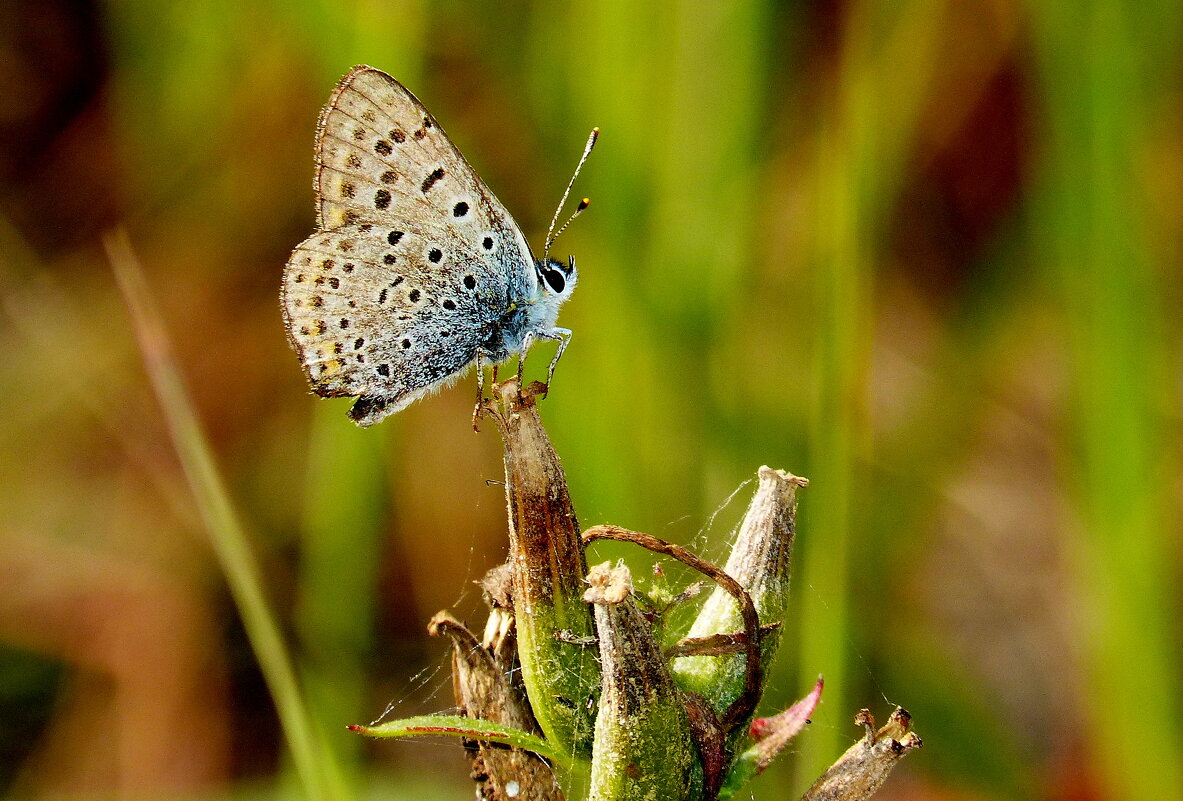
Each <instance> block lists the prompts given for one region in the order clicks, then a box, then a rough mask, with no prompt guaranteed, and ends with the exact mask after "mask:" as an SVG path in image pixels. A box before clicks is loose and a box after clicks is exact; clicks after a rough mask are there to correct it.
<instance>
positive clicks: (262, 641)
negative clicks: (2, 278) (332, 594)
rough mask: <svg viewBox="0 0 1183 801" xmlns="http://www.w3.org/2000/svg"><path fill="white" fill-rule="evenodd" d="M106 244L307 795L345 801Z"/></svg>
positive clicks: (214, 477)
mask: <svg viewBox="0 0 1183 801" xmlns="http://www.w3.org/2000/svg"><path fill="white" fill-rule="evenodd" d="M103 245H104V247H105V248H106V251H107V257H108V258H109V259H110V261H111V266H112V268H113V269H114V271H115V278H116V280H117V281H118V283H119V288H120V290H121V291H122V293H123V296H124V297H125V298H126V300H127V305H128V308H129V309H130V311H131V315H132V322H133V324H134V326H135V331H136V337H137V339H138V340H139V343H140V349H141V351H142V352H143V355H144V364H145V366H146V368H147V371H148V376H149V378H150V379H151V381H152V386H153V389H154V390H155V392H156V396H157V397H158V398H159V400H160V405H161V409H162V410H163V412H164V416H165V420H166V422H167V424H168V428H169V432H170V434H171V436H172V439H173V442H174V444H175V446H176V449H177V455H178V456H179V457H180V460H181V464H182V466H183V468H184V471H185V476H186V478H187V480H188V482H189V486H190V488H191V490H192V492H193V496H194V498H195V499H196V502H197V507H198V510H199V511H200V513H201V516H202V519H203V521H204V523H205V527H206V529H207V530H208V532H209V536H210V542H211V544H212V545H213V547H214V552H215V553H216V554H217V557H218V561H219V563H220V565H221V568H222V572H223V573H224V574H225V576H226V581H227V584H228V585H229V587H230V591H231V594H232V595H233V597H234V601H235V604H236V606H237V607H238V611H239V614H240V615H241V616H242V621H243V626H244V628H245V629H246V633H247V637H248V638H249V639H250V642H251V647H252V648H253V650H254V653H255V656H256V658H257V659H258V660H259V666H260V668H261V669H262V671H263V675H264V677H265V679H266V681H267V686H268V688H269V690H270V691H271V696H272V699H273V700H274V702H275V706H276V710H277V712H278V713H279V719H280V722H281V724H282V726H283V730H284V735H285V737H286V738H287V741H288V745H289V747H290V748H291V753H292V760H293V762H294V763H295V765H296V770H297V773H298V774H299V776H300V780H301V783H302V784H303V786H304V790H305V792H306V793H307V795H308V797H309V798H311V799H316V800H317V801H319V800H320V799H324V800H325V801H333V800H335V799H342V798H344V797H345V793H344V792H343V789H342V787H341V785H340V782H339V780H338V779H337V771H336V769H335V765H334V764H333V762H332V760H331V758H330V756H329V755H328V753H327V752H326V750H325V749H324V748H323V747H321V744H320V743H319V742H318V735H317V732H316V728H315V726H314V724H313V722H312V720H311V718H310V716H309V714H308V711H307V709H306V708H305V706H304V701H303V699H302V698H301V695H300V691H299V688H298V686H297V683H296V675H295V671H294V669H293V666H292V660H291V657H290V655H289V654H288V651H287V648H286V647H285V645H284V642H283V638H282V637H281V636H280V631H279V626H278V625H277V624H276V621H275V618H274V617H273V616H272V614H271V611H270V609H269V608H268V606H267V601H266V599H265V597H264V594H263V589H262V580H261V577H260V575H259V569H258V566H257V565H256V563H255V559H254V556H253V554H252V553H251V550H250V546H249V544H248V542H247V539H246V533H245V532H244V530H243V527H242V523H241V522H240V520H239V519H238V515H237V514H236V513H235V510H234V507H233V505H232V504H231V502H230V498H229V495H228V494H227V492H226V487H225V485H224V483H223V481H222V477H221V475H220V474H219V472H218V468H217V466H216V465H215V463H214V458H213V454H212V453H211V452H210V448H209V444H208V443H207V441H206V438H205V433H204V432H203V431H202V428H201V424H200V423H199V422H198V420H197V415H196V413H195V411H194V409H193V406H192V404H191V403H190V401H189V397H188V394H187V392H186V390H185V387H184V383H183V381H182V380H181V375H180V372H179V371H178V369H177V366H176V363H175V361H174V359H173V356H172V352H171V349H170V346H169V342H168V337H167V335H166V333H165V329H164V325H163V322H162V321H161V319H160V316H159V314H158V312H157V311H156V308H155V306H154V305H153V302H152V299H151V296H150V295H149V293H148V288H147V285H146V283H145V281H144V276H143V271H142V269H141V268H140V265H139V262H138V261H137V260H136V257H135V254H134V253H133V251H132V248H131V242H130V240H129V238H128V236H127V233H126V232H125V231H122V230H120V231H116V232H113V233H110V234H108V235H107V236H106V237H104V240H103Z"/></svg>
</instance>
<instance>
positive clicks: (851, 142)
mask: <svg viewBox="0 0 1183 801" xmlns="http://www.w3.org/2000/svg"><path fill="white" fill-rule="evenodd" d="M941 8H942V4H941V3H940V2H933V0H913V1H912V2H908V3H904V4H901V5H897V6H892V8H891V9H890V10H884V9H882V8H880V7H877V6H875V4H873V3H871V4H857V5H856V6H855V7H854V8H853V9H852V10H851V12H850V13H849V15H848V17H849V19H848V21H847V23H846V24H847V30H846V32H845V36H844V43H843V55H842V61H841V66H840V68H841V71H842V72H841V76H840V80H839V82H838V85H837V89H838V92H839V93H840V97H839V98H838V100H837V102H836V103H835V113H834V116H833V119H831V120H828V121H827V124H825V125H823V126H821V128H820V129H819V136H818V141H817V148H818V163H817V167H816V175H815V177H814V183H815V187H816V189H815V192H816V203H817V222H816V230H815V231H814V232H813V237H812V240H813V241H812V242H810V247H811V251H812V252H811V253H810V258H811V263H812V264H813V266H814V275H815V278H814V283H815V304H816V306H817V310H816V315H817V322H816V331H815V333H814V337H815V343H814V350H815V354H816V356H815V372H816V376H817V378H816V381H817V384H816V386H815V407H814V414H813V417H814V419H813V422H812V423H811V426H810V429H811V430H810V446H811V447H810V450H811V456H810V463H809V466H808V469H807V470H805V471H804V472H805V474H806V475H808V476H809V477H810V479H811V481H812V482H813V483H812V485H811V488H810V497H809V501H808V503H807V504H803V506H802V515H801V517H802V530H808V531H809V532H810V536H809V537H807V538H803V540H802V547H801V548H800V551H801V556H802V566H801V569H800V572H801V574H802V575H804V576H805V577H807V579H806V580H807V581H808V582H809V584H810V585H812V586H814V587H818V588H819V592H820V594H813V593H802V596H801V599H802V605H801V617H800V619H801V642H800V651H799V654H798V670H799V671H800V674H801V675H810V674H816V673H821V674H823V675H824V676H825V677H826V682H827V688H832V690H829V691H828V693H827V694H828V696H829V697H828V699H827V709H828V710H829V712H828V713H826V712H819V715H821V714H829V715H833V716H834V718H832V719H831V721H832V725H831V726H830V727H829V728H825V727H818V729H817V730H816V731H814V732H813V733H812V735H811V736H810V737H808V738H805V739H803V740H802V743H801V752H802V757H801V766H800V771H801V773H800V775H799V777H798V779H799V781H798V784H799V785H801V787H802V789H803V788H804V787H806V786H808V785H809V784H810V783H812V781H813V780H814V779H815V778H816V777H817V776H819V775H821V773H822V771H824V770H825V769H826V768H827V767H828V766H829V765H830V763H831V762H832V761H833V760H834V758H835V757H836V756H837V755H838V754H839V753H841V752H842V750H843V749H844V746H843V745H842V742H841V740H842V737H843V736H844V735H843V733H842V728H841V723H840V721H841V722H844V721H845V720H846V719H848V717H849V715H850V714H852V713H853V710H852V708H851V706H852V705H851V704H850V703H849V702H848V701H847V697H848V696H847V693H848V692H849V691H850V687H849V683H848V675H847V657H848V653H847V652H848V648H849V637H850V630H851V626H852V624H851V621H850V612H849V604H848V600H849V593H850V587H849V581H850V576H849V561H850V553H851V549H852V548H854V547H856V546H855V542H854V540H855V533H854V532H855V531H856V530H857V529H856V528H855V527H856V525H859V526H861V525H863V523H864V522H865V521H863V520H862V519H859V518H858V513H857V512H856V510H857V509H858V503H859V501H858V499H859V498H860V497H861V495H862V494H863V493H866V492H869V489H868V488H867V487H865V486H863V484H864V483H865V482H863V481H862V478H861V475H862V471H863V465H864V464H865V460H866V459H867V453H866V441H867V437H868V430H867V429H868V423H867V418H866V408H865V407H866V403H867V389H866V384H867V372H866V371H867V360H868V348H869V346H868V343H869V342H870V341H871V336H872V328H873V324H872V316H873V310H872V306H871V302H872V301H871V298H872V285H873V280H874V278H873V276H874V269H875V253H876V252H877V249H878V245H879V242H880V238H881V236H882V233H883V231H882V221H883V220H884V219H885V216H886V215H885V209H887V208H888V207H889V205H890V204H891V202H892V201H893V200H894V198H895V197H896V194H897V191H898V186H899V176H900V175H901V173H902V172H903V171H902V164H903V163H904V161H905V160H906V158H907V153H908V150H907V145H908V144H909V143H910V141H911V139H912V136H913V133H914V127H915V123H916V120H917V117H918V111H919V109H920V103H921V100H922V98H923V97H924V93H923V91H922V87H923V86H924V84H925V82H926V80H927V78H928V77H929V76H930V75H931V72H932V70H933V69H934V68H935V66H936V65H935V63H934V45H935V44H936V42H937V41H938V40H937V35H936V34H937V32H938V31H939V24H938V23H939V20H940V13H939V12H940V11H941ZM885 31H886V34H885V33H884V32H885ZM831 721H827V722H831Z"/></svg>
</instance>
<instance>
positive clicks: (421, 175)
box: [282, 67, 576, 426]
mask: <svg viewBox="0 0 1183 801" xmlns="http://www.w3.org/2000/svg"><path fill="white" fill-rule="evenodd" d="M316 196H317V218H318V223H319V229H318V230H317V231H316V232H315V233H314V234H313V235H312V236H310V237H309V238H308V239H306V240H305V241H304V242H302V243H301V244H300V245H299V246H298V247H297V248H296V249H295V251H294V252H293V253H292V256H291V258H290V259H289V261H288V264H287V267H286V268H285V271H284V280H283V291H282V305H283V311H284V319H285V323H286V324H287V329H288V336H289V339H290V341H291V343H292V346H293V347H294V348H295V350H296V352H297V354H299V356H300V360H301V363H302V364H303V366H304V369H305V372H306V373H307V376H308V380H309V383H310V385H311V387H312V389H313V391H314V392H316V393H317V394H319V395H321V396H324V397H357V398H358V401H357V402H356V403H355V404H354V406H353V407H352V409H351V410H350V417H352V418H353V419H354V420H355V421H356V422H357V423H358V424H360V425H363V426H365V425H372V424H373V423H376V422H378V421H379V420H382V419H383V418H385V417H387V416H389V415H391V414H394V413H395V412H397V411H399V410H401V409H403V408H406V407H407V406H408V405H410V404H411V403H413V402H414V401H416V400H417V399H419V398H420V397H422V396H423V395H425V394H428V393H430V392H432V391H434V390H436V389H439V388H440V387H443V386H446V385H448V384H449V383H451V382H452V381H454V380H455V379H456V378H458V377H459V376H460V375H462V374H463V373H464V372H465V371H466V370H467V368H468V367H469V366H470V365H472V364H473V363H480V362H482V361H489V362H493V363H498V362H502V361H505V360H506V359H508V358H510V357H511V356H512V355H514V354H519V353H522V352H523V351H525V350H527V349H528V348H529V346H530V343H531V342H532V341H533V339H535V338H539V337H541V338H550V339H558V340H559V341H560V352H561V349H562V347H563V345H564V344H565V343H566V340H567V339H568V338H569V337H570V331H567V330H566V329H562V328H558V327H556V325H555V323H556V320H557V316H558V310H559V306H560V305H561V304H562V303H563V301H564V300H566V299H567V297H569V296H570V293H571V290H572V289H573V287H574V285H575V279H576V274H575V266H574V262H573V261H572V262H570V263H569V264H561V263H559V262H556V261H553V260H550V259H544V260H535V259H534V257H533V255H532V254H531V251H530V247H529V245H528V244H527V242H526V240H525V237H524V236H523V235H522V233H521V230H520V228H519V227H518V226H517V224H516V223H515V222H514V220H513V218H512V217H511V216H510V214H509V212H508V211H507V210H506V209H505V208H504V206H502V205H501V203H500V201H498V200H497V198H496V196H494V195H493V193H492V192H490V191H489V189H488V188H487V187H486V186H485V185H484V183H483V182H482V181H481V180H480V178H479V177H478V176H477V175H476V173H475V172H474V171H473V169H472V167H471V166H470V165H469V164H468V162H467V161H465V159H464V157H463V156H462V155H461V154H460V152H459V151H458V150H457V149H456V147H455V145H453V144H452V142H451V141H450V140H449V139H448V137H447V135H446V134H445V133H444V132H443V129H442V128H440V126H439V124H438V123H437V122H436V121H435V119H434V118H433V117H432V116H431V114H430V113H428V112H427V110H426V109H425V108H424V107H423V105H422V104H421V103H420V102H419V101H418V100H417V99H416V98H415V96H414V95H412V94H411V93H410V92H409V91H408V90H407V89H405V88H404V87H403V86H402V85H401V84H399V83H398V82H397V81H396V80H395V79H394V78H392V77H390V76H389V75H386V74H385V73H383V72H381V71H379V70H376V69H373V68H370V67H355V68H354V69H353V70H352V71H350V73H349V74H348V75H346V76H345V78H343V79H342V80H341V82H340V83H339V84H338V86H337V88H336V90H334V92H333V95H332V96H331V97H330V99H329V103H328V105H326V106H325V109H324V111H323V112H322V113H321V117H320V122H319V124H318V127H317V171H316Z"/></svg>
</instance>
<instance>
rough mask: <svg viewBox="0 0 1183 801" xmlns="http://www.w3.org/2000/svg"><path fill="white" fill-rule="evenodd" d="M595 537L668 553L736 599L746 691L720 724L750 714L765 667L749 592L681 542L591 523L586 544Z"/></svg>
mask: <svg viewBox="0 0 1183 801" xmlns="http://www.w3.org/2000/svg"><path fill="white" fill-rule="evenodd" d="M595 540H615V541H617V542H631V543H633V544H634V545H639V546H641V547H642V548H645V549H647V550H650V551H653V552H655V553H660V554H665V555H666V556H669V557H670V558H672V559H677V560H678V561H679V562H681V563H682V564H684V565H687V566H688V567H692V568H694V569H695V570H697V571H698V572H700V573H702V574H703V575H704V576H706V577H708V578H709V579H711V580H712V581H714V582H715V583H716V584H718V585H719V586H720V587H722V588H723V589H724V590H726V591H727V592H728V593H730V594H731V596H732V597H733V598H735V601H736V603H738V604H739V609H740V614H741V615H742V616H743V627H744V632H743V651H744V656H745V658H746V662H745V665H746V672H745V675H744V688H743V692H742V693H741V694H740V696H739V697H738V698H736V699H735V701H734V702H732V704H731V706H729V707H728V708H727V711H726V712H725V713H724V714H723V716H722V718H721V719H720V724H721V725H722V726H723V729H724V730H728V729H730V727H731V726H732V725H733V724H734V723H735V722H736V721H739V720H743V719H744V718H746V717H747V716H748V715H749V714H751V712H752V710H754V709H755V708H756V704H757V702H759V700H760V685H761V680H762V677H763V673H764V668H763V666H762V665H761V664H760V637H759V632H760V618H759V615H757V613H756V605H755V604H754V603H752V598H751V596H750V595H748V593H747V590H745V589H744V588H743V587H742V586H740V584H739V582H738V581H736V580H735V579H734V578H732V577H731V576H729V575H727V573H725V572H723V570H722V569H721V568H719V567H717V566H716V565H713V564H711V563H710V562H708V561H706V560H705V559H703V558H702V557H700V556H698V555H696V554H694V553H691V552H690V551H688V550H686V549H685V548H683V547H682V546H680V545H675V544H674V543H672V542H666V541H665V540H663V539H659V538H658V537H654V536H653V535H651V534H644V533H642V532H640V531H631V530H629V529H627V528H621V527H620V526H592V527H591V528H589V529H588V530H587V531H585V532H583V542H584V543H585V544H586V543H590V542H593V541H595Z"/></svg>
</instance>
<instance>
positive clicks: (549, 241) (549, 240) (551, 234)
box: [542, 128, 600, 259]
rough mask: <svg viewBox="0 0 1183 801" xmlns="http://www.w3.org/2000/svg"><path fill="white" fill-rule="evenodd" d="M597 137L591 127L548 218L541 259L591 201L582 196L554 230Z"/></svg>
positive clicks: (545, 256) (596, 129) (597, 133)
mask: <svg viewBox="0 0 1183 801" xmlns="http://www.w3.org/2000/svg"><path fill="white" fill-rule="evenodd" d="M599 137H600V129H599V128H592V132H591V136H589V137H588V138H587V144H586V145H584V147H583V155H582V156H580V157H579V164H577V165H576V167H575V174H574V175H572V176H571V180H570V181H568V182H567V188H566V189H564V190H563V199H562V200H560V201H559V206H558V208H556V209H555V216H554V217H552V218H551V220H550V228H548V229H547V230H546V247H544V248H543V249H542V251H543V252H542V257H543V259H546V258H549V256H550V246H551V245H553V244H554V242H555V239H557V238H558V236H559V234H561V233H563V231H565V230H567V226H568V225H570V224H571V223H572V222H573V221H574V220H575V218H576V217H578V216H579V214H580V212H582V211H583V210H584V209H586V208H587V207H588V205H589V204H590V203H591V201H589V200H588V199H587V198H584V199H583V200H582V201H580V203H579V206H578V207H577V208H576V209H575V213H574V214H572V215H571V217H570V218H569V219H568V220H567V222H565V223H563V225H562V227H561V228H559V230H557V231H556V230H555V226H556V225H558V222H559V214H561V213H562V211H563V206H565V205H567V196H568V195H570V194H571V187H572V186H574V185H575V179H576V178H578V177H579V171H580V170H582V169H583V165H584V163H585V162H586V161H587V157H588V156H590V155H591V152H592V148H593V147H595V146H596V140H597V139H598V138H599Z"/></svg>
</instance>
